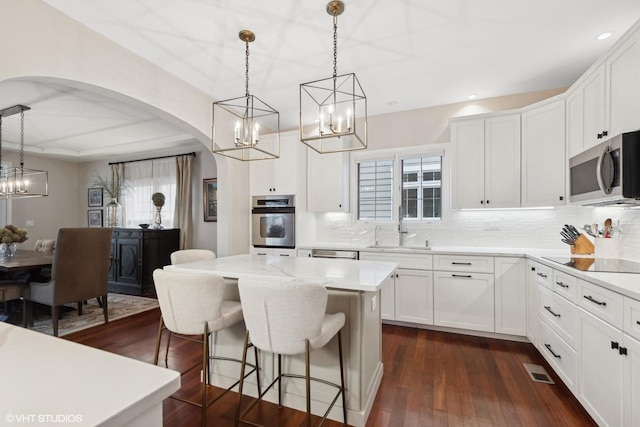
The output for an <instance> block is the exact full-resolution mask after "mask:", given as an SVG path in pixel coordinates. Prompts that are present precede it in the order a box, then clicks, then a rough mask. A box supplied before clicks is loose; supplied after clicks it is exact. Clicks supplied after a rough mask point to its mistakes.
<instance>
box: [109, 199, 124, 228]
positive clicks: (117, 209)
mask: <svg viewBox="0 0 640 427" xmlns="http://www.w3.org/2000/svg"><path fill="white" fill-rule="evenodd" d="M120 226H122V205H121V204H120V203H118V200H117V199H116V198H115V197H114V198H113V199H111V202H109V204H108V205H107V227H110V228H114V227H120Z"/></svg>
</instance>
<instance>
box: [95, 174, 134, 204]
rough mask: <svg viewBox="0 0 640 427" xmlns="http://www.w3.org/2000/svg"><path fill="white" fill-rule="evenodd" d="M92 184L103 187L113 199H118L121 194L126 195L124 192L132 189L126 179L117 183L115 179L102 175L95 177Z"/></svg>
mask: <svg viewBox="0 0 640 427" xmlns="http://www.w3.org/2000/svg"><path fill="white" fill-rule="evenodd" d="M91 186H92V187H96V188H102V190H103V191H104V192H105V193H107V194H108V195H109V197H111V198H112V199H118V198H119V197H120V196H121V195H124V194H123V193H126V192H128V191H129V189H130V187H129V185H127V184H125V183H124V181H122V182H120V185H116V182H115V181H113V180H111V179H109V178H104V177H102V176H100V175H96V176H94V177H93V179H92V182H91Z"/></svg>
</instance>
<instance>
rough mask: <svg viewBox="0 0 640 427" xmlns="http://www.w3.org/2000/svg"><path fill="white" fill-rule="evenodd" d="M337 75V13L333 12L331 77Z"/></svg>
mask: <svg viewBox="0 0 640 427" xmlns="http://www.w3.org/2000/svg"><path fill="white" fill-rule="evenodd" d="M337 76H338V15H336V14H335V13H334V14H333V77H334V78H335V77H337Z"/></svg>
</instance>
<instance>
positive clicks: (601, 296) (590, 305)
mask: <svg viewBox="0 0 640 427" xmlns="http://www.w3.org/2000/svg"><path fill="white" fill-rule="evenodd" d="M579 284H580V286H579V288H580V291H579V293H578V296H579V298H578V304H579V305H580V307H582V308H584V309H585V310H587V311H588V312H589V313H591V314H593V315H595V316H597V317H598V318H600V319H601V320H604V321H605V322H607V323H609V324H611V325H613V326H615V327H616V328H618V329H620V330H622V317H623V314H622V313H623V296H622V295H620V294H618V293H616V292H613V291H610V290H609V289H605V288H602V287H600V286H598V285H594V284H593V283H590V282H586V281H584V280H579Z"/></svg>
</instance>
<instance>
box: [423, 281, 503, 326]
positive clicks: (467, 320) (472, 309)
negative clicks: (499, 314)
mask: <svg viewBox="0 0 640 427" xmlns="http://www.w3.org/2000/svg"><path fill="white" fill-rule="evenodd" d="M493 282H494V280H493V274H487V273H467V272H455V271H434V272H433V307H434V309H433V323H434V325H438V326H446V327H451V328H460V329H471V330H474V331H485V332H493V331H494V330H495V327H494V283H493Z"/></svg>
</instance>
